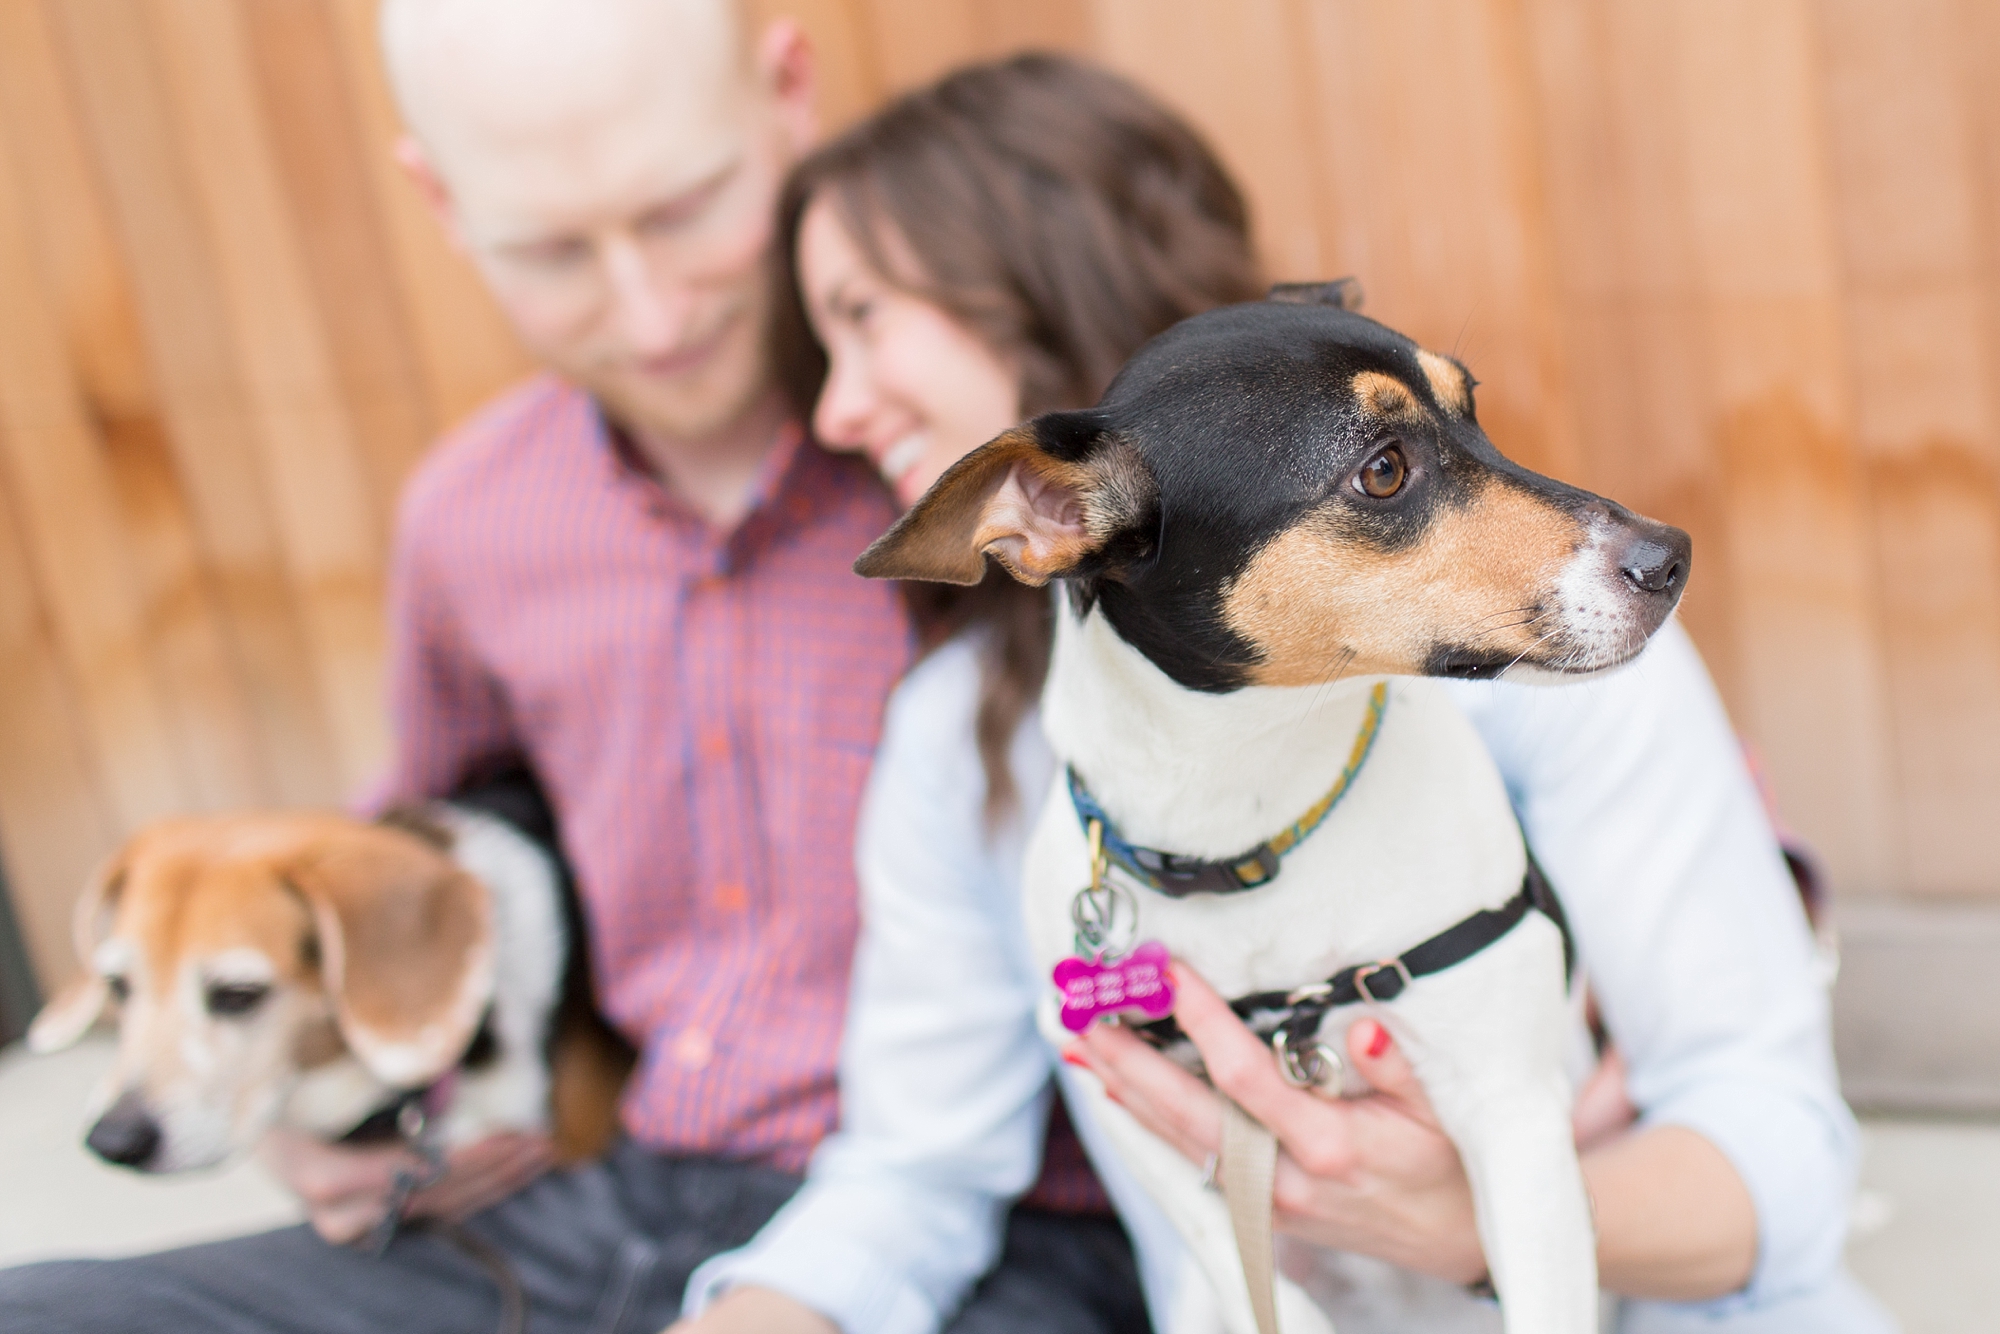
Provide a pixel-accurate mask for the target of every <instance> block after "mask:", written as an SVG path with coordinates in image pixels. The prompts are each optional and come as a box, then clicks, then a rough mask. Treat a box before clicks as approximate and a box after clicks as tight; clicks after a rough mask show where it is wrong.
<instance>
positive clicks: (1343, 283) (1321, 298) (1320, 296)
mask: <svg viewBox="0 0 2000 1334" xmlns="http://www.w3.org/2000/svg"><path fill="white" fill-rule="evenodd" d="M1264 299H1265V300H1266V301H1277V302H1280V303H1282V304H1284V305H1288V306H1336V307H1338V308H1339V309H1341V310H1359V309H1361V280H1360V279H1359V278H1335V279H1334V280H1333V281H1332V282H1325V283H1277V284H1275V285H1274V286H1273V287H1272V288H1271V290H1270V291H1268V292H1266V293H1265V294H1264Z"/></svg>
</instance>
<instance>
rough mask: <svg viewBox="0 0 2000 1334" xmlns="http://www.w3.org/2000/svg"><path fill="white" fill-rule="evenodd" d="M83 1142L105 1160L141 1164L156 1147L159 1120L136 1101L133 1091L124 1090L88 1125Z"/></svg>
mask: <svg viewBox="0 0 2000 1334" xmlns="http://www.w3.org/2000/svg"><path fill="white" fill-rule="evenodd" d="M83 1142H84V1143H85V1144H86V1145H88V1146H89V1147H90V1151H91V1152H92V1153H94V1154H96V1155H97V1156H98V1157H99V1158H102V1159H103V1160H104V1161H105V1162H107V1163H116V1164H118V1165H119V1166H120V1167H144V1166H146V1164H147V1163H149V1162H151V1161H152V1159H153V1155H154V1154H156V1153H158V1152H159V1151H160V1123H159V1122H158V1121H155V1120H154V1119H153V1117H152V1114H151V1113H150V1112H148V1111H147V1110H146V1107H145V1104H144V1103H142V1102H140V1101H139V1095H138V1094H137V1093H125V1094H122V1095H120V1097H119V1099H118V1101H117V1102H114V1103H112V1104H111V1109H110V1110H109V1111H107V1112H105V1113H104V1115H103V1116H100V1117H98V1118H97V1124H96V1125H94V1126H92V1127H91V1128H90V1133H89V1134H88V1135H86V1136H84V1139H83Z"/></svg>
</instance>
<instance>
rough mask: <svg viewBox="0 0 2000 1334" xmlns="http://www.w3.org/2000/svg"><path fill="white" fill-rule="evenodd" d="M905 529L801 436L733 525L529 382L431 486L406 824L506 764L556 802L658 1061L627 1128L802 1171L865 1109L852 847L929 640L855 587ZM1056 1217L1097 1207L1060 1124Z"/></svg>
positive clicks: (890, 604) (404, 598)
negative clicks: (850, 1069)
mask: <svg viewBox="0 0 2000 1334" xmlns="http://www.w3.org/2000/svg"><path fill="white" fill-rule="evenodd" d="M894 518H895V508H894V505H893V503H892V502H891V501H890V499H889V496H888V493H887V492H886V491H885V490H884V489H883V487H882V485H881V483H880V482H879V481H878V480H877V479H876V477H875V475H874V473H873V472H872V471H871V470H870V469H869V468H868V467H867V466H866V465H864V464H862V463H861V462H859V461H858V460H853V459H843V458H835V457H833V456H832V455H829V454H827V453H825V452H824V451H823V450H821V449H819V448H818V447H816V446H814V445H812V444H809V443H807V442H806V441H805V440H804V438H803V435H802V433H801V432H800V431H799V430H798V429H797V428H796V427H789V428H787V430H786V432H785V435H784V437H783V438H782V439H781V440H780V441H779V442H778V444H777V447H776V448H774V449H773V450H772V451H771V455H770V457H769V458H768V459H767V460H766V462H765V464H764V468H763V471H762V472H761V474H760V475H759V477H758V479H757V482H756V485H755V496H754V502H753V506H752V509H751V512H750V514H749V515H748V517H746V518H745V519H744V520H743V521H742V522H741V523H740V524H738V525H737V526H736V527H735V528H734V529H732V530H730V531H728V532H720V531H717V530H716V529H714V528H713V527H711V526H710V525H709V524H708V523H707V522H706V521H705V520H704V519H703V518H701V516H699V515H697V514H696V513H695V512H694V511H693V510H691V509H689V508H688V507H687V505H686V504H684V503H683V502H681V501H680V500H678V499H676V498H675V496H674V495H673V494H672V493H671V492H670V491H668V490H667V489H666V488H665V487H663V486H661V485H660V483H659V482H658V481H656V480H655V479H654V478H653V477H652V476H651V474H649V473H647V472H646V471H645V470H644V469H643V468H641V467H640V466H638V464H637V462H636V461H635V460H634V459H633V458H632V457H631V456H630V455H629V454H628V452H627V450H626V449H625V447H624V446H623V445H622V444H621V443H620V441H619V439H618V437H616V436H615V435H614V434H613V433H612V432H611V431H610V430H609V429H608V428H607V426H606V425H605V422H604V419H603V417H602V416H601V415H600V414H599V413H598V410H597V408H596V406H595V404H593V403H592V401H591V400H590V398H589V397H588V396H586V395H585V394H583V393H582V392H581V391H579V390H577V389H575V388H574V387H572V386H570V385H567V384H565V383H563V382H562V381H560V380H557V379H555V378H553V377H549V376H543V377H540V378H537V379H535V380H532V381H530V382H529V383H528V384H526V385H524V386H522V387H521V388H520V389H518V390H516V391H514V392H513V393H511V394H508V395H507V396H505V397H504V398H502V399H500V400H499V401H498V402H497V403H495V404H493V405H492V406H491V407H489V408H487V409H486V410H485V411H484V412H482V413H481V414H480V415H479V416H478V417H476V418H474V419H473V420H472V421H471V422H469V423H468V424H466V425H465V426H464V427H462V428H461V429H459V430H458V431H457V432H455V433H453V434H452V435H451V436H449V437H448V438H447V439H445V440H444V441H443V442H442V443H441V444H439V445H438V447H437V448H436V449H435V450H433V451H432V453H431V454H430V456H429V457H428V458H427V459H426V460H425V461H424V463H423V466H422V467H420V468H419V469H418V470H417V473H416V475H415V476H414V477H413V478H412V479H411V480H410V484H409V486H408V487H407V489H406V490H405V492H404V495H403V503H402V507H401V511H400V513H399V515H398V518H397V530H396V531H397V541H396V553H395V561H394V568H393V578H392V581H391V590H390V617H391V663H390V666H391V674H390V691H391V705H392V708H393V711H394V714H395V720H396V739H397V751H396V759H395V764H394V766H393V768H392V770H391V772H390V774H389V776H388V778H387V779H386V780H385V782H384V784H383V787H382V789H381V791H380V792H379V793H378V794H377V798H376V800H377V801H378V802H381V803H387V802H391V801H397V800H403V799H407V798H417V797H427V796H438V795H442V794H444V793H448V792H450V791H451V790H452V789H453V788H454V787H456V786H457V785H458V784H459V783H460V782H461V781H462V780H464V779H465V778H467V777H469V776H471V775H473V774H475V773H477V772H479V771H480V770H481V769H482V768H485V767H487V766H489V765H491V764H494V763H497V762H499V761H501V760H502V759H505V758H509V757H516V756H518V757H520V758H523V759H526V760H527V761H528V762H529V763H530V764H532V765H533V766H534V769H535V772H536V775H537V776H538V777H539V778H540V779H541V781H542V785H543V786H544V787H545V788H546V789H547V791H548V795H549V800H550V802H551V804H553V806H554V807H555V812H556V819H557V821H558V823H559V825H560V828H561V830H562V842H563V850H564V852H565V854H566V855H567V856H568V858H569V860H570V864H571V866H572V867H573V868H574V870H575V873H576V879H577V888H578V892H579V893H580V894H581V895H582V897H583V901H584V908H585V914H584V915H585V917H586V919H587V920H588V924H589V929H590V937H591V940H590V944H591V955H592V962H593V964H594V967H595V981H596V984H597V1000H598V1004H599V1005H600V1007H601V1008H602V1009H603V1011H604V1013H605V1015H606V1017H607V1018H609V1019H610V1020H611V1022H612V1023H613V1024H615V1025H616V1026H617V1027H618V1028H619V1029H620V1030H621V1031H622V1032H623V1033H624V1034H625V1035H626V1037H627V1038H628V1039H630V1040H631V1041H632V1042H633V1044H634V1045H635V1046H637V1047H638V1048H639V1066H638V1069H637V1070H636V1071H635V1072H634V1074H633V1078H632V1082H631V1084H630V1085H629V1086H628V1087H627V1089H626V1092H625V1100H624V1105H623V1119H624V1123H625V1128H626V1130H627V1131H628V1132H629V1133H630V1134H631V1135H632V1137H633V1138H634V1139H636V1140H638V1141H639V1142H640V1143H642V1144H647V1145H650V1146H652V1147H654V1148H658V1149H662V1150H666V1151H669V1152H679V1153H695V1154H712V1155H716V1156H721V1157H730V1158H759V1159H763V1160H765V1161H768V1162H772V1163H775V1164H777V1165H780V1166H783V1167H787V1168H791V1169H793V1170H797V1169H799V1168H802V1167H803V1166H804V1164H805V1161H806V1158H807V1157H808V1155H810V1154H811V1152H812V1150H813V1148H814V1147H815V1146H816V1145H818V1143H819V1142H820V1140H821V1139H823V1138H824V1137H825V1136H826V1134H827V1133H828V1132H829V1131H830V1130H832V1128H833V1125H834V1122H835V1120H836V1118H837V1115H838V1110H839V1107H838V1096H837V1092H836V1082H835V1070H836V1064H837V1061H838V1057H839V1049H840V1032H841V1025H842V1022H843V1020H844V1019H845V1017H846V1007H847V992H848V973H849V969H850V966H851V964H852V962H853V956H854V938H855V932H856V929H857V919H856V904H857V899H858V891H857V888H856V885H855V882H854V829H855V824H856V817H857V816H858V814H859V808H860V803H861V792H862V788H863V786H864V784H865V782H866V779H867V776H868V767H869V764H870V762H871V760H872V759H873V757H874V752H875V743H876V739H877V736H878V734H879V732H880V730H881V722H882V710H883V705H884V704H885V702H886V701H887V699H888V696H889V692H890V690H891V689H892V688H893V687H894V685H895V683H896V680H897V678H898V677H899V676H901V674H902V672H903V669H904V668H905V667H907V666H908V665H909V661H910V656H911V650H912V639H911V634H910V629H909V625H908V622H907V619H906V616H905V613H904V610H903V606H902V601H901V599H900V598H899V597H898V596H897V593H896V590H895V587H894V585H891V584H885V583H876V582H871V581H869V580H866V579H863V578H861V577H860V576H859V575H856V574H854V573H853V572H852V570H851V568H850V567H851V566H852V565H853V562H854V558H855V557H856V556H857V555H859V554H860V553H861V550H862V548H864V547H866V546H867V545H868V543H870V542H871V541H873V540H874V539H875V538H876V536H878V535H879V534H880V533H881V532H882V531H883V530H884V529H885V528H887V527H888V526H889V523H890V521H891V520H893V519H894ZM1052 1129H1053V1133H1052V1135H1051V1138H1050V1141H1049V1151H1048V1159H1047V1162H1046V1163H1045V1164H1044V1167H1043V1173H1042V1178H1041V1180H1040V1181H1039V1182H1038V1183H1037V1185H1036V1187H1035V1189H1034V1191H1033V1192H1031V1194H1030V1196H1029V1202H1030V1203H1032V1204H1036V1205H1039V1206H1041V1207H1044V1208H1055V1209H1065V1210H1099V1209H1103V1208H1105V1207H1107V1201H1106V1200H1105V1198H1104V1195H1103V1188H1102V1187H1101V1186H1099V1185H1098V1184H1097V1179H1096V1177H1095V1176H1094V1175H1093V1174H1092V1173H1091V1170H1090V1166H1089V1164H1088V1162H1086V1161H1085V1159H1084V1157H1083V1153H1082V1149H1081V1147H1080V1146H1079V1145H1078V1144H1077V1142H1076V1139H1075V1133H1074V1132H1073V1131H1072V1130H1071V1129H1070V1127H1069V1124H1068V1122H1067V1120H1065V1119H1063V1118H1062V1117H1061V1116H1060V1115H1058V1117H1057V1118H1056V1121H1055V1124H1054V1126H1053V1128H1052Z"/></svg>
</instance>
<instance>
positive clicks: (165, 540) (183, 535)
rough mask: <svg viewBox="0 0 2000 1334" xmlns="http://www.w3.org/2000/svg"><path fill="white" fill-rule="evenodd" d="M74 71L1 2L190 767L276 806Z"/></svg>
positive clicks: (71, 351) (43, 230)
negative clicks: (74, 97) (172, 443)
mask: <svg viewBox="0 0 2000 1334" xmlns="http://www.w3.org/2000/svg"><path fill="white" fill-rule="evenodd" d="M60 67H61V61H60V59H59V57H58V55H57V45H56V36H55V34H54V32H53V31H52V30H51V28H50V25H49V22H48V15H47V13H46V12H45V10H44V9H43V7H42V6H41V5H40V4H37V3H33V2H32V0H25V2H24V0H7V3H4V4H0V127H4V128H0V138H9V137H11V140H12V143H13V146H14V156H15V160H16V165H17V169H18V174H19V176H20V178H21V179H20V181H19V182H18V184H19V186H20V198H21V199H22V200H23V201H24V204H25V206H26V207H27V208H28V209H29V210H30V211H31V212H32V215H33V216H32V223H33V230H34V232H35V243H36V252H37V257H38V259H39V263H40V268H41V277H42V280H43V281H42V290H43V292H44V293H45V295H46V296H47V298H48V300H49V303H50V305H51V307H52V312H51V313H52V314H53V315H54V316H55V318H57V319H58V320H59V321H60V322H61V324H62V325H63V330H64V337H65V339H66V342H67V352H68V356H69V360H70V363H71V366H72V367H73V371H74V375H75V378H76V381H77V384H76V388H77V391H78V392H79V393H80V395H81V408H82V410H83V411H84V413H85V414H86V416H87V417H88V419H89V421H90V424H91V426H92V428H93V429H94V431H95V433H96V436H97V439H96V445H97V447H98V448H100V449H101V450H102V451H103V452H104V455H105V462H106V465H107V466H108V468H109V471H110V475H111V479H112V482H113V484H114V486H115V488H116V492H117V499H118V505H119V508H120V511H121V520H122V523H123V525H124V527H125V536H126V538H127V542H128V545H129V547H130V554H131V564H132V567H133V568H132V570H131V577H132V578H133V580H134V582H135V588H136V593H137V596H138V598H139V602H140V630H141V633H142V634H143V635H145V636H146V637H147V640H148V645H149V651H150V654H151V656H152V659H153V662H154V666H155V671H156V674H157V676H158V679H159V681H160V684H161V686H162V688H163V690H164V691H165V693H166V695H167V700H166V703H167V706H168V709H169V713H170V721H171V724H172V727H173V731H174V736H175V739H176V742H177V745H178V750H179V756H180V761H181V768H182V771H183V772H184V773H185V774H186V775H187V777H188V780H189V782H190V783H191V784H192V789H193V800H194V801H195V802H196V803H197V804H199V805H202V806H206V807H220V806H231V805H244V804H247V803H250V802H253V801H258V800H262V799H266V798H267V797H268V795H269V784H268V781H267V779H266V778H265V775H264V774H263V771H262V768H261V765H260V764H259V761H258V756H257V748H256V741H255V737H254V725H253V723H252V720H251V718H250V716H249V713H248V709H247V704H246V700H245V698H244V684H243V681H242V680H241V673H240V671H239V664H238V663H237V662H236V661H235V660H234V659H233V658H232V656H231V654H230V652H229V646H228V639H227V632H226V627H225V625H224V624H223V621H222V615H221V611H220V608H219V607H218V606H217V604H216V601H215V598H214V596H213V591H212V589H211V588H210V586H209V581H208V578H207V575H206V572H205V571H204V570H203V569H202V565H201V560H200V553H199V550H198V546H199V544H198V541H197V539H196V534H195V530H194V523H193V519H192V516H191V515H190V514H189V512H188V505H187V499H186V496H185V495H184V494H183V492H182V489H181V487H180V484H179V481H178V479H177V478H176V477H175V475H174V472H173V467H172V462H171V459H170V457H169V453H168V443H167V440H166V435H165V431H164V429H163V427H162V424H161V422H160V418H159V407H158V403H157V401H156V395H155V392H154V389H153V385H152V376H151V372H150V369H149V367H148V365H147V362H146V353H145V349H144V347H143V344H142V339H141V336H140V332H139V321H138V316H137V314H136V312H135V311H134V309H133V303H132V295H131V291H130V289H129V286H128V284H127V283H126V281H125V275H124V272H123V270H122V267H121V262H120V256H119V255H118V253H117V249H116V245H115V242H114V240H113V238H112V235H111V231H112V229H111V224H110V220H109V218H108V216H107V214H106V204H105V201H104V199H103V197H102V193H101V191H100V190H99V189H98V185H97V181H96V178H95V174H94V172H93V170H92V167H91V162H90V154H89V152H88V150H87V148H86V147H85V144H84V134H83V131H82V127H81V126H80V125H79V124H78V122H77V119H76V114H75V109H74V106H73V104H72V103H71V100H70V99H69V98H68V97H67V96H66V89H65V88H64V87H63V83H62V80H61V78H60ZM3 816H4V812H0V817H3Z"/></svg>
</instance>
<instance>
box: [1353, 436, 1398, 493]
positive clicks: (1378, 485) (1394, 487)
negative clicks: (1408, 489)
mask: <svg viewBox="0 0 2000 1334" xmlns="http://www.w3.org/2000/svg"><path fill="white" fill-rule="evenodd" d="M1409 475H1410V467H1409V465H1408V464H1407V463H1405V462H1404V461H1403V451H1402V450H1401V449H1398V448H1397V447H1396V446H1395V445H1390V446H1389V447H1388V448H1387V449H1383V450H1378V451H1377V452H1376V454H1375V457H1374V458H1372V459H1370V460H1368V462H1366V463H1364V464H1362V465H1361V472H1360V473H1359V474H1358V475H1357V476H1356V477H1355V479H1354V484H1355V485H1356V486H1358V487H1360V488H1361V494H1363V495H1365V496H1373V497H1374V498H1375V499H1376V500H1387V499H1388V498H1389V497H1390V496H1393V495H1395V494H1396V493H1397V492H1398V491H1401V490H1402V489H1403V481H1404V479H1405V478H1407V477H1408V476H1409Z"/></svg>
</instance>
